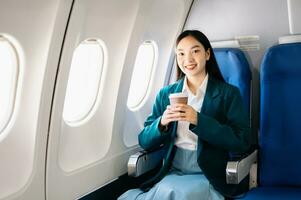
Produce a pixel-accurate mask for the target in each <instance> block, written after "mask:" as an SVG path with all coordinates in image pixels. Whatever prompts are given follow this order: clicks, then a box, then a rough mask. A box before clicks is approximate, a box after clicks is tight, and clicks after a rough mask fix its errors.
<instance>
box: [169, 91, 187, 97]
mask: <svg viewBox="0 0 301 200" xmlns="http://www.w3.org/2000/svg"><path fill="white" fill-rule="evenodd" d="M175 97H188V95H187V94H186V93H183V92H179V93H172V94H170V95H169V98H175Z"/></svg>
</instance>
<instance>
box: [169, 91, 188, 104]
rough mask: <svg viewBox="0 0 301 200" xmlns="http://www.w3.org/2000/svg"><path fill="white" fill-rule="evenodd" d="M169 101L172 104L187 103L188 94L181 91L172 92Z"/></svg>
mask: <svg viewBox="0 0 301 200" xmlns="http://www.w3.org/2000/svg"><path fill="white" fill-rule="evenodd" d="M169 101H170V105H173V104H176V103H178V104H187V101H188V95H187V94H186V93H183V92H179V93H172V94H170V95H169Z"/></svg>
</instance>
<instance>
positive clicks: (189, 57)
mask: <svg viewBox="0 0 301 200" xmlns="http://www.w3.org/2000/svg"><path fill="white" fill-rule="evenodd" d="M185 61H187V62H191V61H193V56H192V54H191V53H187V54H186V57H185Z"/></svg>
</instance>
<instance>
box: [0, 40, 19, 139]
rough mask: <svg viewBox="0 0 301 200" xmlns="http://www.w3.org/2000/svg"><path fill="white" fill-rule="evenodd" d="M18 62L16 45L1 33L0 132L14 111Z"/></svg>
mask: <svg viewBox="0 0 301 200" xmlns="http://www.w3.org/2000/svg"><path fill="white" fill-rule="evenodd" d="M18 64H19V62H18V56H17V51H16V49H15V47H14V45H13V44H12V43H11V42H10V41H9V40H8V39H7V38H6V37H4V36H1V35H0V104H1V109H0V133H1V132H3V130H4V129H5V127H6V126H7V124H8V122H9V119H10V117H11V115H12V112H13V108H14V101H15V95H16V86H17V80H18V67H19V66H18Z"/></svg>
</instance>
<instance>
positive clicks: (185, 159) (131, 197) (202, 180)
mask: <svg viewBox="0 0 301 200" xmlns="http://www.w3.org/2000/svg"><path fill="white" fill-rule="evenodd" d="M118 200H224V197H223V196H222V195H221V194H220V193H219V192H217V191H216V190H215V189H214V188H213V187H212V185H211V184H210V183H209V181H208V180H207V178H206V177H205V176H204V174H203V173H202V170H201V169H200V167H199V165H198V163H197V153H196V151H190V150H186V149H181V148H177V150H176V154H175V157H174V160H173V163H172V169H171V170H170V172H169V173H168V174H167V175H166V176H165V177H164V178H163V179H162V180H161V181H160V182H158V183H157V184H156V185H154V186H153V187H152V188H151V189H150V190H149V191H148V192H143V191H142V190H140V189H132V190H128V191H127V192H125V193H123V194H122V195H121V196H120V197H119V198H118Z"/></svg>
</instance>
